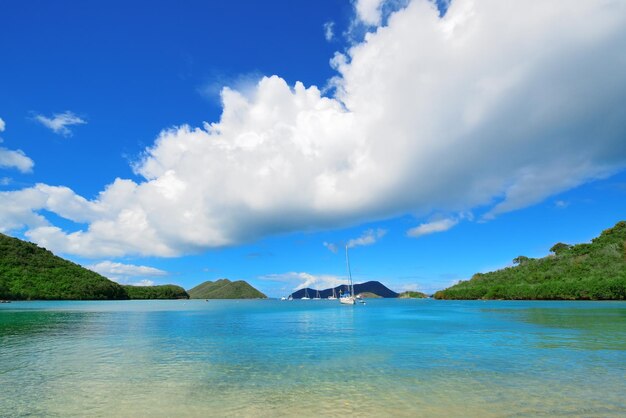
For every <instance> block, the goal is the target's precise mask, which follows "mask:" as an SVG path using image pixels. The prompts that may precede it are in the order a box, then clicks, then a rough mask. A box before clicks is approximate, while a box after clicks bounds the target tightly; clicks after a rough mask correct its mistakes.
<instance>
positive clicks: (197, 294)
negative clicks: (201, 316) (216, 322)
mask: <svg viewBox="0 0 626 418" xmlns="http://www.w3.org/2000/svg"><path fill="white" fill-rule="evenodd" d="M188 293H189V297H191V298H192V299H266V298H267V296H265V295H264V294H263V293H261V292H259V291H258V290H257V289H255V288H254V287H252V286H251V285H250V284H248V283H247V282H245V281H243V280H237V281H234V282H232V281H230V280H228V279H220V280H216V281H214V282H212V281H206V282H204V283H201V284H199V285H198V286H196V287H194V288H193V289H190V290H189V292H188Z"/></svg>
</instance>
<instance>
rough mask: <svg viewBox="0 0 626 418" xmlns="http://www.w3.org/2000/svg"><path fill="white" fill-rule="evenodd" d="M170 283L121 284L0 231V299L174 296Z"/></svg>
mask: <svg viewBox="0 0 626 418" xmlns="http://www.w3.org/2000/svg"><path fill="white" fill-rule="evenodd" d="M181 297H188V296H186V292H185V290H184V289H182V288H181V287H178V286H174V285H164V286H122V285H119V284H117V283H115V282H113V281H111V280H109V279H107V278H106V277H104V276H101V275H100V274H98V273H96V272H94V271H91V270H88V269H86V268H84V267H82V266H80V265H78V264H76V263H72V262H71V261H68V260H65V259H63V258H61V257H57V256H56V255H54V254H52V253H51V252H50V251H48V250H46V249H45V248H41V247H39V246H37V245H36V244H33V243H31V242H26V241H22V240H20V239H17V238H13V237H9V236H7V235H4V234H0V300H105V299H176V298H181Z"/></svg>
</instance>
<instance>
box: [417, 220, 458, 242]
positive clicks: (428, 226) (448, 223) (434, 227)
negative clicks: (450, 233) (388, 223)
mask: <svg viewBox="0 0 626 418" xmlns="http://www.w3.org/2000/svg"><path fill="white" fill-rule="evenodd" d="M457 223H459V221H458V220H457V219H452V218H447V219H440V220H437V221H433V222H426V223H423V224H420V225H419V226H416V227H415V228H411V229H409V230H408V231H407V233H406V234H407V235H408V236H409V237H412V238H418V237H421V236H422V235H428V234H433V233H435V232H443V231H447V230H448V229H450V228H452V227H453V226H455V225H456V224H457Z"/></svg>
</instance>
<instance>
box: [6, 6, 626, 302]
mask: <svg viewBox="0 0 626 418" xmlns="http://www.w3.org/2000/svg"><path fill="white" fill-rule="evenodd" d="M0 19H1V24H0V232H2V233H5V234H8V235H11V236H15V237H18V238H21V239H26V240H29V241H32V242H35V243H37V244H38V245H40V246H42V247H45V248H47V249H49V250H51V251H53V252H54V253H55V254H57V255H60V256H62V257H64V258H67V259H69V260H72V261H74V262H76V263H79V264H81V265H83V266H85V267H87V268H90V269H92V270H94V271H97V272H99V273H100V274H103V275H104V276H106V277H109V278H111V279H112V280H115V281H117V282H119V283H123V284H137V285H152V284H165V283H174V284H178V285H181V286H183V287H184V288H186V289H190V288H192V287H194V286H196V285H198V284H200V283H202V282H204V281H206V280H216V279H219V278H229V279H231V280H246V281H248V282H249V283H251V284H252V285H253V286H255V287H257V288H258V289H259V290H261V291H262V292H264V293H266V294H267V295H268V296H271V297H279V296H284V295H288V294H289V293H291V292H292V291H294V290H297V289H299V288H302V287H305V286H307V287H311V288H319V289H324V288H328V287H330V286H335V285H338V284H342V283H345V282H346V280H347V273H346V266H345V250H344V249H345V247H346V246H347V247H348V248H349V252H350V261H351V267H352V272H353V276H354V280H355V282H357V283H361V282H364V281H368V280H379V281H381V282H382V283H384V284H385V285H387V286H388V287H390V288H391V289H393V290H395V291H404V290H420V291H423V292H426V293H432V292H434V291H436V290H439V289H443V288H446V287H448V286H450V285H452V284H454V283H456V282H458V281H459V280H465V279H468V278H470V277H471V276H472V275H473V274H474V273H476V272H486V271H491V270H494V269H499V268H504V267H507V266H510V265H511V263H512V261H511V260H512V259H513V258H515V257H517V256H519V255H526V256H529V257H543V256H546V255H547V254H549V249H550V247H551V246H552V245H553V244H554V243H556V242H566V243H569V244H575V243H580V242H588V241H589V240H591V239H592V238H593V237H595V236H597V235H598V234H599V233H600V232H601V231H602V230H604V229H607V228H609V227H611V226H613V225H614V224H615V223H616V222H618V221H620V220H624V219H626V2H623V1H621V0H602V1H598V0H579V1H576V2H556V1H554V2H551V1H547V2H546V1H531V2H519V1H508V0H506V1H502V0H481V1H474V0H452V1H445V0H440V1H437V2H434V1H429V0H320V1H315V2H306V1H291V0H290V1H287V0H280V1H278V0H272V1H267V2H259V1H256V0H237V1H186V2H184V3H182V4H181V3H179V2H169V1H160V2H147V1H131V2H129V1H124V2H122V1H116V0H113V1H111V0H109V1H107V2H103V1H92V2H74V1H58V2H48V1H34V0H20V1H17V0H16V1H14V0H3V1H2V16H1V17H0Z"/></svg>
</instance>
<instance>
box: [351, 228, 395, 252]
mask: <svg viewBox="0 0 626 418" xmlns="http://www.w3.org/2000/svg"><path fill="white" fill-rule="evenodd" d="M386 233H387V230H385V229H381V228H378V229H376V230H374V229H368V230H367V231H365V232H363V234H362V235H361V236H360V237H358V238H352V239H351V240H349V241H348V248H354V247H361V246H364V245H372V244H374V243H376V241H378V240H379V239H380V238H382V237H384V236H385V234H386Z"/></svg>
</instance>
